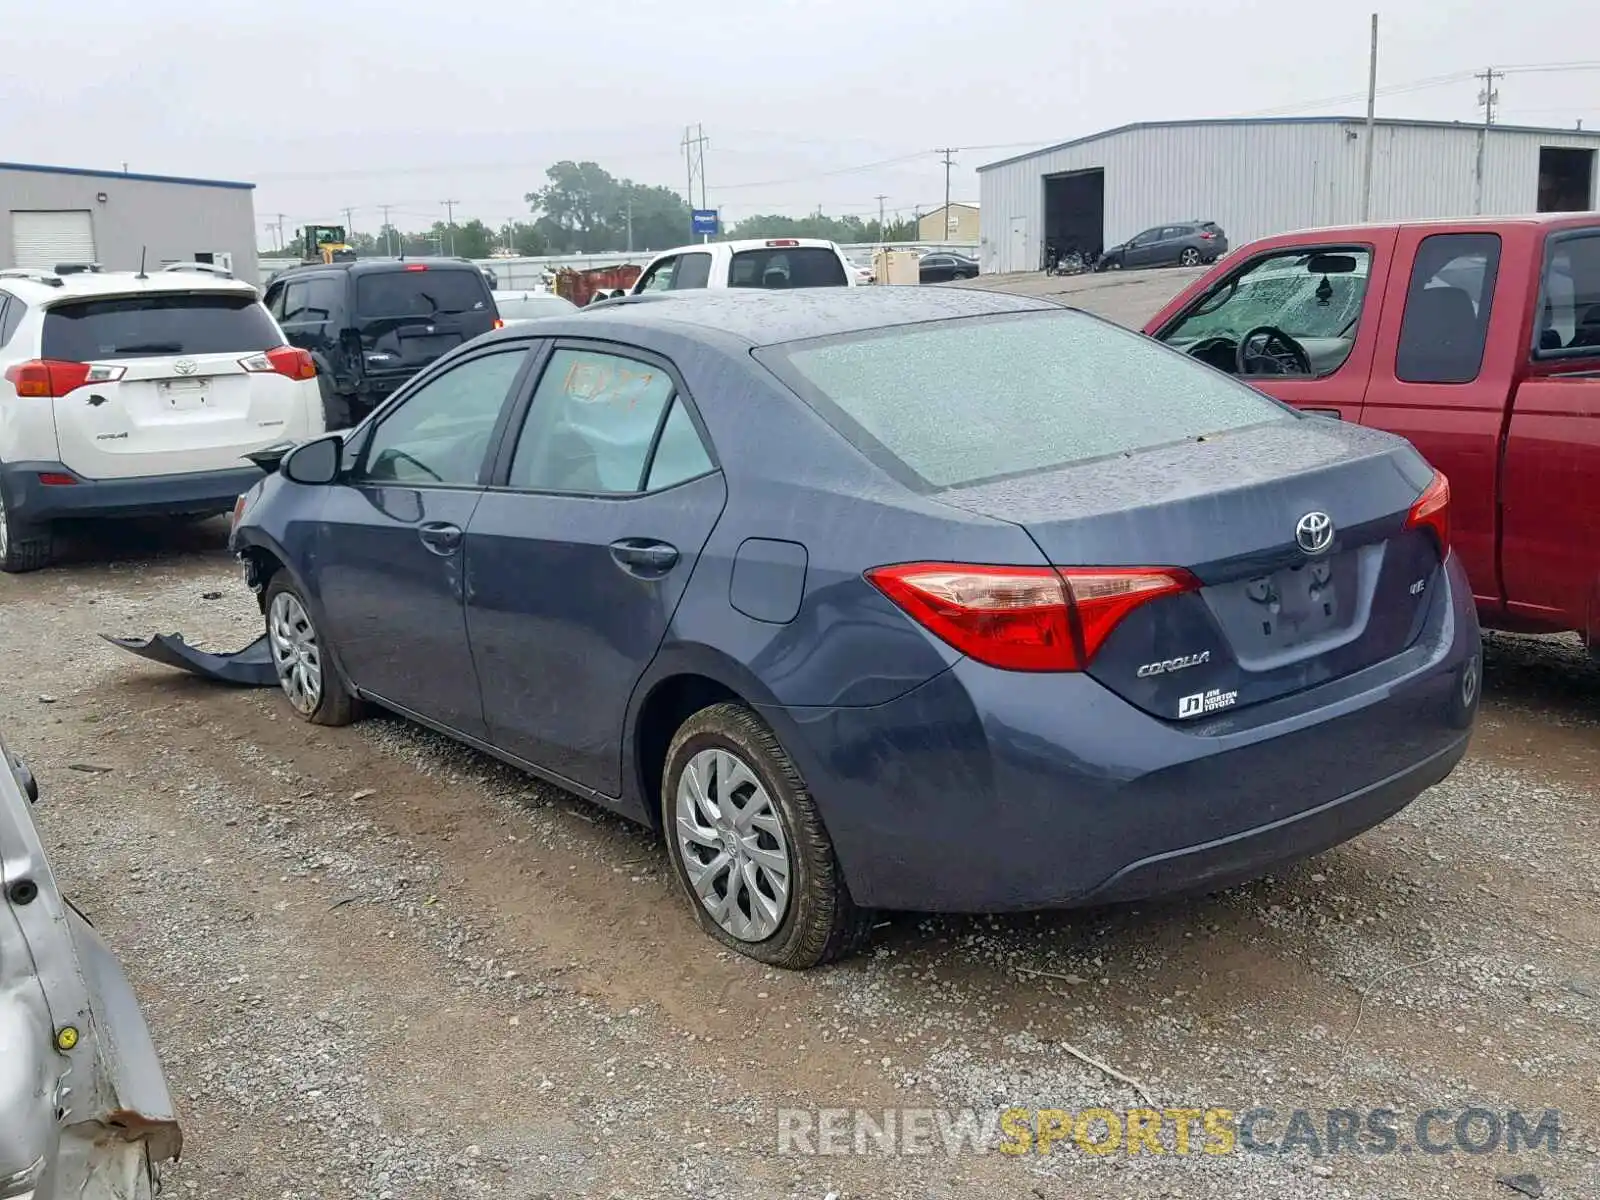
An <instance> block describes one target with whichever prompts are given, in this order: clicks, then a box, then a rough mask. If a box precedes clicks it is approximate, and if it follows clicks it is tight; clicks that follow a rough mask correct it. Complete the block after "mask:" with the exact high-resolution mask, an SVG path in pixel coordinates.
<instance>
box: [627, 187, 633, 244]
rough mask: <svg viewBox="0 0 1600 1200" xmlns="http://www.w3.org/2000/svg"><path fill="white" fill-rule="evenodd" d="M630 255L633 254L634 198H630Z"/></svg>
mask: <svg viewBox="0 0 1600 1200" xmlns="http://www.w3.org/2000/svg"><path fill="white" fill-rule="evenodd" d="M628 253H629V254H632V253H633V197H632V196H629V197H628Z"/></svg>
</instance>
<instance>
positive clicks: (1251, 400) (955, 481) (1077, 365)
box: [757, 312, 1297, 488]
mask: <svg viewBox="0 0 1600 1200" xmlns="http://www.w3.org/2000/svg"><path fill="white" fill-rule="evenodd" d="M757 356H758V357H759V358H760V359H761V360H762V361H763V362H764V363H766V364H767V365H768V366H769V367H770V368H772V369H773V370H774V371H775V372H776V373H777V374H778V375H779V377H780V378H782V379H784V381H785V382H787V383H789V384H790V386H792V387H794V388H795V390H796V391H798V392H799V393H800V394H801V396H802V397H803V398H804V399H805V400H806V401H807V402H808V403H810V404H811V405H812V407H814V408H815V409H817V411H818V412H819V413H820V414H821V415H822V417H823V418H824V419H825V420H827V421H828V422H829V423H830V424H832V425H833V426H834V428H835V429H837V430H838V431H839V432H840V433H841V434H842V435H843V436H844V437H845V438H847V439H848V440H850V441H851V442H852V443H854V444H855V445H856V446H857V447H858V448H860V449H861V450H862V451H863V452H864V453H866V454H868V456H869V457H873V458H876V459H879V460H880V461H882V459H883V456H884V455H887V456H888V458H889V459H890V460H891V461H890V462H888V463H886V464H885V465H886V466H890V467H891V468H892V467H894V466H899V467H901V468H903V469H904V470H906V471H909V472H910V473H911V474H913V475H914V476H916V477H917V479H919V480H920V481H921V482H922V483H923V484H924V485H926V486H930V487H934V488H941V487H958V486H961V485H963V484H967V483H973V482H976V481H978V480H984V479H992V478H994V477H996V476H1002V475H1013V474H1019V473H1023V472H1028V471H1039V470H1045V469H1048V468H1051V467H1058V466H1064V465H1066V464H1068V463H1073V462H1079V461H1082V460H1084V459H1090V458H1099V457H1101V456H1104V455H1108V454H1122V453H1127V452H1130V451H1135V450H1140V449H1143V448H1146V447H1150V446H1158V445H1162V444H1164V443H1168V442H1174V441H1179V440H1182V439H1184V438H1192V437H1198V436H1200V435H1202V434H1214V433H1220V432H1222V431H1224V430H1229V429H1239V428H1243V427H1245V426H1247V425H1256V424H1260V423H1262V422H1264V421H1273V420H1295V419H1297V418H1296V417H1295V416H1294V414H1293V413H1291V412H1289V411H1288V410H1286V409H1285V408H1283V407H1282V406H1281V405H1279V404H1277V403H1275V402H1274V401H1272V400H1270V399H1268V398H1267V397H1265V396H1263V395H1262V394H1261V393H1259V392H1257V391H1255V390H1253V389H1252V388H1249V387H1246V386H1244V385H1243V384H1240V383H1237V382H1235V381H1234V380H1232V379H1229V378H1228V377H1227V376H1225V375H1223V374H1221V373H1220V372H1217V371H1213V370H1211V369H1210V368H1209V367H1206V366H1203V365H1202V364H1200V363H1197V362H1194V361H1193V360H1191V359H1186V358H1184V357H1183V356H1181V355H1179V354H1176V353H1174V352H1173V351H1171V350H1167V349H1164V348H1163V347H1161V346H1159V345H1157V344H1155V343H1154V342H1152V341H1150V340H1149V339H1147V338H1144V337H1142V336H1140V335H1138V334H1135V333H1132V332H1129V331H1128V330H1126V329H1122V328H1119V327H1117V326H1114V325H1111V324H1109V323H1107V322H1104V321H1100V320H1097V319H1096V318H1094V317H1090V316H1086V315H1085V314H1083V313H1076V312H1061V313H1037V314H1034V313H1029V314H1026V315H1022V316H1015V317H1002V318H998V319H997V318H979V319H966V320H955V321H941V322H937V323H934V324H930V325H915V326H905V327H901V328H895V329H886V330H881V331H877V332H875V333H873V334H870V335H866V336H852V337H849V338H838V339H827V340H823V341H818V342H810V343H794V344H791V345H789V346H775V347H772V348H770V349H768V350H763V351H759V352H758V354H757Z"/></svg>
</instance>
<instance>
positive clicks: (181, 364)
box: [172, 358, 200, 375]
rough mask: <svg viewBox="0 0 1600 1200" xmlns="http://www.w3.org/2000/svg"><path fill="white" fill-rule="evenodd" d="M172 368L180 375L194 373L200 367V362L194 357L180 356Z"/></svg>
mask: <svg viewBox="0 0 1600 1200" xmlns="http://www.w3.org/2000/svg"><path fill="white" fill-rule="evenodd" d="M172 369H173V370H174V371H176V372H177V373H178V374H179V375H193V374H194V373H195V372H196V371H198V370H199V369H200V364H199V363H197V362H195V360H194V359H192V358H180V359H179V360H178V361H177V362H175V363H173V364H172Z"/></svg>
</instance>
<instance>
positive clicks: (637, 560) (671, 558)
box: [611, 538, 678, 576]
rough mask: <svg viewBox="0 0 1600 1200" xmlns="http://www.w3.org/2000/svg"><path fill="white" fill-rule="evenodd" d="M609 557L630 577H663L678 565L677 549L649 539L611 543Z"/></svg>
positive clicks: (625, 539)
mask: <svg viewBox="0 0 1600 1200" xmlns="http://www.w3.org/2000/svg"><path fill="white" fill-rule="evenodd" d="M611 557H612V558H613V559H615V560H616V563H617V565H618V566H619V567H621V568H622V569H623V570H624V571H626V572H628V573H629V574H630V575H645V576H655V575H665V574H666V573H667V572H668V571H670V570H672V568H673V567H675V566H677V565H678V548H677V547H676V546H669V545H668V544H667V543H666V542H658V541H655V540H653V539H651V538H623V539H622V540H621V541H619V542H612V543H611Z"/></svg>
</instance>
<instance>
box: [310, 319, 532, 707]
mask: <svg viewBox="0 0 1600 1200" xmlns="http://www.w3.org/2000/svg"><path fill="white" fill-rule="evenodd" d="M528 354H529V350H528V344H527V343H525V342H523V343H517V344H514V345H512V346H504V345H503V344H502V345H497V346H496V347H494V348H492V350H491V351H490V352H486V353H482V354H479V355H476V356H474V357H471V358H465V359H462V360H460V361H458V362H457V363H455V364H454V365H452V366H451V367H450V368H449V369H448V370H445V371H442V372H440V373H439V374H437V375H434V376H432V377H431V378H429V379H426V380H424V381H423V382H421V383H420V384H419V385H418V386H417V387H416V388H415V389H414V390H412V391H411V392H410V393H409V394H408V395H406V396H405V397H403V398H402V399H401V400H399V402H398V403H397V404H396V405H395V406H394V407H393V408H392V409H391V410H390V411H389V412H387V413H386V414H384V415H383V416H382V417H381V418H380V419H379V421H378V424H377V426H376V427H375V428H374V429H373V430H372V431H371V433H370V435H368V437H367V439H366V444H365V446H364V447H363V448H361V449H360V460H359V462H358V463H357V464H356V466H355V469H354V471H353V472H352V473H351V475H350V477H349V479H348V480H347V481H346V482H344V483H341V484H335V485H333V486H331V487H330V488H328V495H327V497H326V500H325V503H324V505H323V508H322V512H321V514H320V517H321V519H320V521H319V522H318V530H319V532H318V537H319V539H320V546H319V548H320V550H321V553H319V554H317V555H314V556H310V557H309V559H308V561H309V562H310V563H311V564H312V567H311V570H312V571H313V572H314V578H313V579H312V580H311V581H310V583H311V586H312V588H313V590H315V591H316V592H317V594H318V597H319V599H320V601H321V604H322V606H323V609H324V622H323V623H324V625H325V627H326V630H327V632H328V634H329V640H330V641H331V642H332V643H333V644H334V645H336V646H337V647H338V653H339V658H340V662H341V663H342V665H343V666H344V668H345V672H346V674H348V675H349V677H350V679H351V680H352V681H353V682H354V683H355V685H356V686H357V687H359V688H362V689H363V690H366V691H369V692H372V693H373V694H375V695H378V696H381V697H382V698H383V699H385V700H387V701H389V702H390V703H392V704H395V705H398V706H400V707H402V708H405V709H407V710H409V711H411V712H413V713H415V714H417V715H418V716H421V717H424V718H426V719H428V720H432V721H437V722H440V723H443V724H445V725H448V726H449V727H451V728H452V729H457V730H460V731H461V732H463V733H466V734H470V735H473V736H482V735H483V733H484V728H485V727H484V721H483V707H482V704H481V702H480V700H479V697H478V682H477V676H476V674H475V673H474V671H473V665H472V655H471V653H470V651H469V649H468V646H467V632H466V615H465V611H464V607H463V606H464V603H465V593H464V565H463V563H464V559H463V550H464V545H463V543H464V540H465V531H466V528H467V524H468V522H470V521H471V519H472V514H473V510H474V509H476V508H477V505H478V501H479V499H480V498H481V496H482V495H483V490H482V485H481V481H482V479H483V471H484V467H485V460H486V458H487V457H488V454H489V448H490V445H491V443H492V442H493V438H494V430H495V426H496V424H497V422H498V421H499V419H500V413H501V409H502V408H503V407H504V405H505V402H506V399H507V397H508V395H509V394H510V392H511V389H512V386H513V384H514V383H515V381H516V379H517V377H518V374H519V372H520V371H521V370H522V368H523V366H524V364H525V363H526V362H527V359H528Z"/></svg>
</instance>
